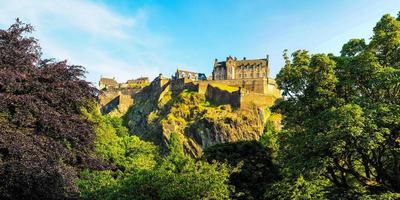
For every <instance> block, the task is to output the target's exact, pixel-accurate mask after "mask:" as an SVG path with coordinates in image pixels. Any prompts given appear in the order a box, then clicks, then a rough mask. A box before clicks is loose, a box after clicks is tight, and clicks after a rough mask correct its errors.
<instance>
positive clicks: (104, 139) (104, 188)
mask: <svg viewBox="0 0 400 200" xmlns="http://www.w3.org/2000/svg"><path fill="white" fill-rule="evenodd" d="M85 116H87V118H88V119H89V120H90V121H92V122H94V123H95V125H96V128H95V132H96V135H97V137H96V139H95V144H96V147H97V148H96V154H97V155H98V156H100V157H101V158H103V159H107V160H109V161H110V162H111V163H112V164H114V165H115V166H117V168H116V169H114V170H103V171H96V170H85V171H84V172H83V173H82V179H81V180H80V181H78V185H79V188H80V190H81V197H82V198H83V199H149V200H150V199H171V200H172V199H228V198H229V193H230V192H231V190H230V187H229V185H228V184H227V181H228V177H229V174H230V169H229V168H228V167H227V166H226V165H224V164H219V163H212V164H209V163H207V162H205V161H196V160H193V159H192V158H190V157H187V156H186V155H185V154H184V153H183V146H182V143H181V142H180V141H179V137H178V135H177V134H172V135H171V138H170V141H169V145H168V149H169V155H168V156H167V157H165V158H162V157H160V155H159V152H158V151H157V148H156V147H155V145H154V144H152V143H150V142H145V141H142V140H140V139H139V138H138V137H137V136H129V135H126V134H121V133H118V130H123V129H124V128H123V127H119V125H120V124H121V123H120V122H117V120H120V119H117V118H110V117H108V116H102V115H101V114H100V113H99V112H98V110H93V111H90V112H85ZM120 121H121V120H120ZM125 131H126V130H125ZM125 131H122V132H125Z"/></svg>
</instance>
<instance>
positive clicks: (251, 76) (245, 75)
mask: <svg viewBox="0 0 400 200" xmlns="http://www.w3.org/2000/svg"><path fill="white" fill-rule="evenodd" d="M239 77H240V78H261V77H264V73H255V74H239Z"/></svg>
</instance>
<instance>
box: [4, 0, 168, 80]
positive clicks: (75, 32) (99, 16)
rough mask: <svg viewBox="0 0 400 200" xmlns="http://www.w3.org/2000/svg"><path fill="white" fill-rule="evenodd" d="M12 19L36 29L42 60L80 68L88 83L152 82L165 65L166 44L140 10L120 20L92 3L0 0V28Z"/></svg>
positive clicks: (99, 5) (49, 0) (97, 4)
mask: <svg viewBox="0 0 400 200" xmlns="http://www.w3.org/2000/svg"><path fill="white" fill-rule="evenodd" d="M17 17H19V18H20V19H21V20H22V21H24V22H28V23H31V24H32V25H33V26H34V27H35V29H36V32H35V36H36V37H37V38H38V39H39V42H40V44H41V46H42V48H43V51H44V54H45V56H48V57H54V58H57V59H67V60H68V61H69V62H70V63H73V64H79V65H83V66H85V67H86V69H87V71H88V72H89V74H88V76H87V77H88V80H89V81H92V82H95V81H96V80H97V79H98V78H99V76H100V75H106V76H115V77H116V78H118V79H120V80H121V81H124V80H126V79H129V78H134V77H138V76H150V77H154V76H155V75H157V74H158V73H159V72H160V67H161V66H160V65H167V66H168V64H167V59H165V58H164V57H162V56H160V54H161V53H162V51H163V49H165V48H164V47H165V44H166V43H167V42H168V39H167V37H165V36H163V35H159V34H156V33H153V32H152V31H151V30H150V29H149V27H148V24H147V23H148V13H147V12H146V10H145V9H137V10H136V11H135V12H134V13H133V14H132V15H129V16H125V15H121V14H119V13H116V12H115V11H113V10H111V9H110V8H108V7H107V6H106V5H104V4H101V3H96V2H91V1H80V0H68V1H61V0H43V1H32V0H19V1H15V0H0V26H1V27H2V28H6V27H7V26H9V25H10V24H12V23H13V22H14V20H15V18H17ZM170 66H171V65H170Z"/></svg>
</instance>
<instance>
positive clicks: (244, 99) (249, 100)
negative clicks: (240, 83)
mask: <svg viewBox="0 0 400 200" xmlns="http://www.w3.org/2000/svg"><path fill="white" fill-rule="evenodd" d="M275 100H276V97H275V96H272V95H269V94H258V93H252V92H242V93H241V94H240V108H251V106H253V105H255V106H257V107H260V108H262V107H267V106H268V107H269V106H272V105H273V104H274V102H275Z"/></svg>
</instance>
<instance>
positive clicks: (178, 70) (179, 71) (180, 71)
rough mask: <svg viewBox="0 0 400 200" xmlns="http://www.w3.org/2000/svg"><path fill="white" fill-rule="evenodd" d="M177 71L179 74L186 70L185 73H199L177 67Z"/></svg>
mask: <svg viewBox="0 0 400 200" xmlns="http://www.w3.org/2000/svg"><path fill="white" fill-rule="evenodd" d="M176 72H177V73H178V74H181V73H182V72H184V73H186V74H189V73H190V74H198V73H197V72H191V71H186V70H180V69H177V70H176Z"/></svg>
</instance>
